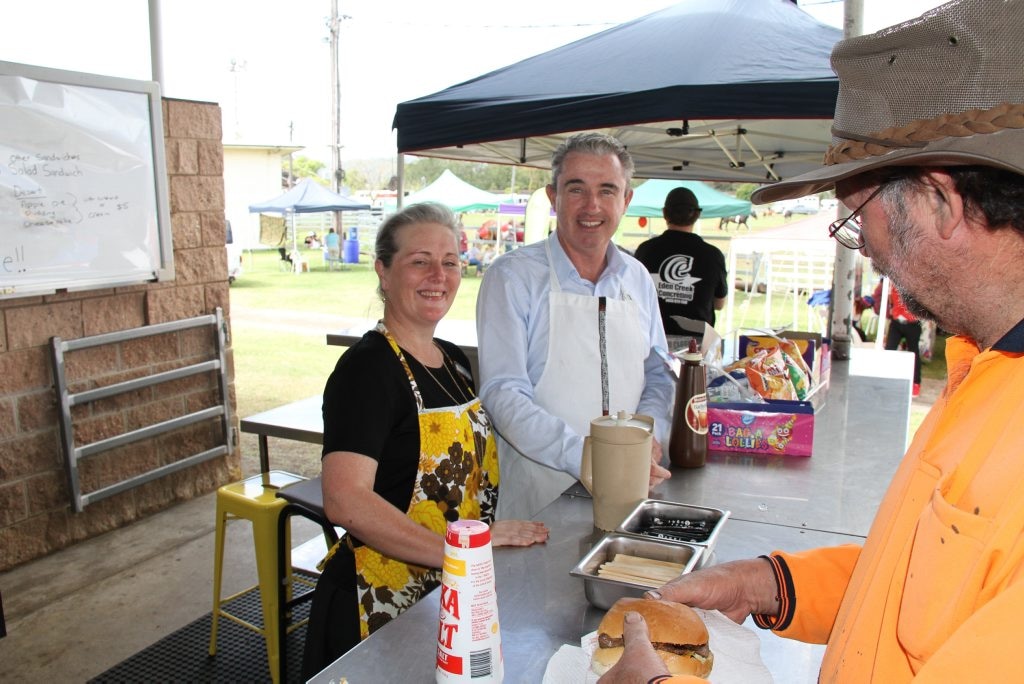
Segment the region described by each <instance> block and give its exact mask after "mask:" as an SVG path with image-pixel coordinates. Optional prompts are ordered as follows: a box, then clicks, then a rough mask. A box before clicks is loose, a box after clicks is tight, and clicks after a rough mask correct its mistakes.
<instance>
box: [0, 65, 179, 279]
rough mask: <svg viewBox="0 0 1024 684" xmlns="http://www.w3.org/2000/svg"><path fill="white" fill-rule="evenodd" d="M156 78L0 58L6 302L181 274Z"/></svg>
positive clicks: (0, 216) (0, 265) (1, 253)
mask: <svg viewBox="0 0 1024 684" xmlns="http://www.w3.org/2000/svg"><path fill="white" fill-rule="evenodd" d="M163 151H164V136H163V124H162V115H161V104H160V91H159V86H158V84H156V83H153V82H148V81H133V80H128V79H121V78H113V77H108V76H97V75H94V74H82V73H76V72H70V71H59V70H55V69H44V68H41V67H34V66H28V65H24V64H14V63H11V62H0V298H11V297H21V296H27V295H34V294H40V293H44V294H45V293H52V292H56V291H58V290H65V289H66V290H85V289H93V288H102V287H113V286H115V285H127V284H134V283H141V282H147V281H153V280H169V279H173V277H174V258H173V250H172V241H171V223H170V212H169V210H168V201H167V194H168V193H167V174H166V165H165V163H164V152H163Z"/></svg>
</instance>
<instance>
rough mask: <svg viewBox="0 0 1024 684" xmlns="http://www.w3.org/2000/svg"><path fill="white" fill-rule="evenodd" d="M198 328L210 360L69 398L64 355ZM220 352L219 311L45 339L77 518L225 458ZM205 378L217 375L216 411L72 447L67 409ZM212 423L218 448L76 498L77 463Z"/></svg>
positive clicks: (227, 421) (223, 341) (227, 439)
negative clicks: (207, 331) (206, 337)
mask: <svg viewBox="0 0 1024 684" xmlns="http://www.w3.org/2000/svg"><path fill="white" fill-rule="evenodd" d="M204 326H209V327H211V328H213V330H212V332H213V333H214V337H215V342H216V351H215V355H214V358H211V359H208V360H205V361H201V362H198V363H192V364H189V365H185V366H181V367H179V368H174V369H172V370H168V371H163V372H159V373H154V374H151V375H144V376H142V377H137V378H133V379H130V380H124V381H121V382H115V383H112V384H109V385H105V386H103V387H97V388H94V389H87V390H84V391H81V392H71V391H70V390H69V388H68V380H67V373H66V366H65V354H67V353H68V352H72V351H76V350H82V349H90V348H94V347H99V346H102V345H111V344H120V343H123V342H126V341H129V340H136V339H141V338H145V337H152V336H154V335H162V334H167V333H177V332H180V331H184V330H190V329H193V328H200V327H204ZM226 346H227V325H226V322H225V320H224V315H223V311H222V310H221V309H220V308H219V307H218V308H217V309H216V310H215V312H214V313H213V314H208V315H205V316H196V317H194V318H186V319H182V320H179V321H172V322H169V323H158V324H156V325H148V326H143V327H140V328H132V329H129V330H120V331H117V332H111V333H105V334H102V335H93V336H90V337H82V338H79V339H75V340H63V339H61V338H60V337H52V338H50V351H51V361H52V364H53V377H54V384H55V386H56V390H57V399H58V402H59V404H60V407H59V422H60V432H61V445H62V447H63V451H64V464H65V469H66V471H67V476H68V484H69V487H70V490H71V495H72V503H73V505H74V509H75V512H76V513H81V512H82V511H83V510H84V509H85V507H86V506H88V505H89V504H93V503H96V502H97V501H100V500H102V499H105V498H107V497H110V496H113V495H114V494H118V493H120V492H123V491H125V490H127V489H131V488H133V487H138V486H139V485H142V484H145V483H147V482H151V481H153V480H155V479H157V478H160V477H164V476H166V475H169V474H171V473H175V472H178V471H180V470H184V469H185V468H189V467H192V466H194V465H197V464H199V463H203V462H204V461H208V460H210V459H212V458H216V457H218V456H224V455H227V454H228V453H230V451H231V445H232V442H233V434H232V429H231V405H230V402H229V397H228V377H227V361H226ZM209 372H215V373H216V374H217V402H218V403H217V404H216V405H214V406H209V407H206V408H203V409H199V410H196V411H192V412H189V413H184V414H182V415H179V416H175V417H174V418H170V419H168V420H164V421H160V422H158V423H154V424H152V425H147V426H144V427H140V428H137V429H134V430H130V431H128V432H125V433H123V434H118V435H114V436H112V437H107V438H104V439H100V440H97V441H95V442H92V443H89V444H84V445H80V446H76V445H75V423H74V421H73V419H72V411H71V409H72V407H75V406H80V405H83V404H87V403H89V402H94V401H98V400H101V399H107V398H109V397H113V396H116V395H120V394H124V393H126V392H132V391H137V390H143V389H145V388H148V387H152V386H154V385H158V384H161V383H166V382H170V381H173V380H180V379H182V378H187V377H192V376H195V375H199V374H201V373H209ZM216 418H219V419H220V423H221V428H222V440H221V443H219V444H217V445H215V446H213V447H212V448H209V449H205V450H203V451H200V452H199V453H195V454H192V455H190V456H187V457H185V458H182V459H179V460H176V461H173V462H171V463H167V464H164V465H161V466H158V467H156V468H152V469H150V470H148V471H146V472H142V473H139V474H136V475H133V476H131V477H127V478H125V479H123V480H120V481H118V482H114V483H112V484H107V485H105V486H102V487H100V488H98V489H95V490H93V491H89V492H84V493H83V492H82V490H81V483H80V481H79V463H80V462H81V461H82V460H83V459H86V458H89V457H91V456H95V455H97V454H101V453H104V452H107V451H110V450H112V449H115V448H118V447H122V446H125V445H128V444H133V443H135V442H139V441H141V440H144V439H150V438H153V437H156V436H158V435H162V434H166V433H169V432H172V431H174V430H178V429H181V428H184V427H187V426H190V425H195V424H197V423H200V422H202V421H208V420H211V419H216Z"/></svg>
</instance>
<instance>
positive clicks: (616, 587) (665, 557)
mask: <svg viewBox="0 0 1024 684" xmlns="http://www.w3.org/2000/svg"><path fill="white" fill-rule="evenodd" d="M703 551H704V549H703V548H702V547H699V546H692V545H690V544H680V543H679V542H670V541H662V540H660V539H647V538H644V537H638V536H636V535H629V534H620V533H618V532H609V533H608V534H606V535H604V536H603V537H601V539H599V540H598V542H597V543H596V544H594V548H592V549H591V550H590V551H589V552H587V554H586V555H585V556H584V557H583V558H582V559H581V560H580V562H579V563H577V564H576V567H574V568H573V569H572V570H570V571H569V574H570V575H572V576H573V577H579V578H581V579H582V580H583V591H584V593H585V594H586V596H587V601H589V602H590V604H591V605H593V606H596V607H598V608H603V609H605V610H607V609H608V608H611V606H612V604H613V603H615V602H616V601H618V600H619V599H620V598H623V597H625V596H631V597H640V596H643V593H644V592H645V591H648V590H650V589H652V587H650V586H645V585H642V584H633V583H631V582H624V581H620V580H613V579H607V578H605V577H601V576H600V575H598V572H597V571H598V568H600V567H601V564H602V563H604V562H606V561H610V560H613V559H614V558H615V554H617V553H624V554H628V555H630V556H639V557H641V558H650V559H652V560H661V561H669V562H671V563H679V564H680V565H682V566H683V571H682V572H681V573H680V574H686V573H688V572H690V571H691V570H693V569H694V568H695V567H696V566H697V563H698V562H699V561H700V558H701V554H702V553H703Z"/></svg>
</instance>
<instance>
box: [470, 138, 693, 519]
mask: <svg viewBox="0 0 1024 684" xmlns="http://www.w3.org/2000/svg"><path fill="white" fill-rule="evenodd" d="M551 173H552V182H551V184H550V185H549V186H548V187H547V193H548V198H549V199H550V200H551V203H552V205H554V207H555V212H556V214H557V221H558V228H557V230H555V231H554V232H553V233H552V234H551V235H550V236H548V238H547V239H546V240H543V241H541V242H537V243H534V244H532V245H528V246H526V247H523V248H520V249H517V250H515V251H513V252H509V253H508V254H505V255H503V256H502V257H501V258H499V259H496V260H495V261H494V263H493V264H492V265H491V266H490V268H488V269H487V271H486V273H485V274H484V280H483V283H482V284H481V287H480V295H479V298H478V299H477V336H478V341H479V355H480V397H481V399H482V400H483V403H484V407H485V408H486V409H487V412H488V415H490V417H491V419H492V421H493V423H494V427H495V428H496V431H497V433H498V454H499V459H500V464H501V483H500V489H499V495H498V517H499V518H523V519H526V518H530V517H532V516H533V515H535V514H536V513H537V512H538V511H539V510H540V509H541V508H543V507H544V506H546V505H547V504H549V503H550V502H551V501H553V500H554V499H555V498H557V497H558V496H559V495H560V494H561V493H562V492H563V491H564V490H565V489H566V488H568V487H569V486H570V485H572V484H573V482H575V480H576V479H578V478H579V476H580V464H581V460H582V451H583V437H584V436H586V435H588V434H589V433H590V421H591V420H593V419H594V418H598V417H600V416H601V415H602V413H603V412H604V411H608V412H610V413H612V414H614V413H616V412H618V411H619V410H625V411H627V412H628V413H640V414H644V415H648V416H651V417H652V418H654V419H655V430H654V444H653V448H652V453H651V486H652V487H654V486H657V484H659V483H660V482H662V481H663V480H665V479H667V478H668V477H670V473H669V472H668V471H667V470H666V469H665V468H663V467H662V466H661V465H660V463H661V445H662V444H663V443H664V442H665V440H666V438H667V436H668V432H669V429H670V427H671V419H670V415H671V410H672V401H673V396H674V391H675V386H674V383H673V380H672V377H671V375H670V374H669V373H668V371H667V370H666V368H665V366H664V364H663V363H662V361H661V359H660V358H659V357H658V356H657V354H655V353H654V351H653V348H654V347H656V346H657V347H661V348H663V349H664V348H665V347H666V342H665V332H664V329H663V327H662V323H661V316H660V314H659V311H658V298H657V293H656V292H655V290H654V286H653V284H652V282H651V278H650V275H649V274H648V273H647V269H646V268H644V266H643V265H642V264H641V263H640V262H638V261H637V260H636V259H634V258H633V257H631V256H629V255H627V254H625V253H623V252H621V251H620V250H619V249H618V248H617V247H616V246H615V245H614V244H612V236H613V235H614V234H615V231H616V229H617V228H618V225H619V221H620V220H621V219H622V216H623V214H624V213H625V211H626V207H627V206H628V204H629V201H630V199H632V196H633V191H632V189H631V188H630V185H629V181H630V178H631V177H632V175H633V161H632V159H631V158H630V156H629V153H628V152H627V151H626V149H625V148H624V147H623V145H622V144H621V143H620V142H619V141H617V140H615V139H614V138H611V137H608V136H605V135H601V134H596V133H584V134H579V135H576V136H573V137H571V138H569V139H567V140H566V141H565V142H564V143H562V145H561V146H559V148H558V149H557V150H556V151H555V153H554V155H553V156H552V161H551ZM601 320H603V321H604V325H603V333H602V332H601V327H602V326H601V325H600V321H601Z"/></svg>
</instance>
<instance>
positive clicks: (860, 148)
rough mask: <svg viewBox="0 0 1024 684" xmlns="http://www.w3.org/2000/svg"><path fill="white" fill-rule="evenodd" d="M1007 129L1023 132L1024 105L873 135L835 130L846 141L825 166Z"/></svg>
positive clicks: (942, 118) (827, 155) (922, 122)
mask: <svg viewBox="0 0 1024 684" xmlns="http://www.w3.org/2000/svg"><path fill="white" fill-rule="evenodd" d="M1008 128H1024V104H1010V103H1008V102H1004V103H1002V104H1000V105H997V106H995V107H992V108H991V109H969V110H967V111H966V112H962V113H960V114H943V115H941V116H937V117H935V118H934V119H918V120H916V121H912V122H910V123H909V124H907V125H906V126H900V127H898V128H897V127H892V128H887V129H885V130H884V131H881V132H879V133H875V134H872V135H860V134H855V133H848V132H845V131H842V130H839V129H838V128H835V127H834V126H833V128H832V132H833V134H835V135H836V136H837V137H841V138H844V140H842V141H841V142H839V143H836V144H834V145H831V146H830V147H829V148H828V151H827V152H825V165H826V166H831V165H833V164H839V163H842V162H848V161H857V160H860V159H867V158H868V157H879V156H881V155H883V154H887V153H889V152H892V151H893V150H895V149H900V148H914V147H924V146H926V145H927V144H928V143H931V142H934V141H936V140H940V139H942V138H963V137H966V136H970V135H977V134H984V133H996V132H998V131H1002V130H1005V129H1008Z"/></svg>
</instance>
